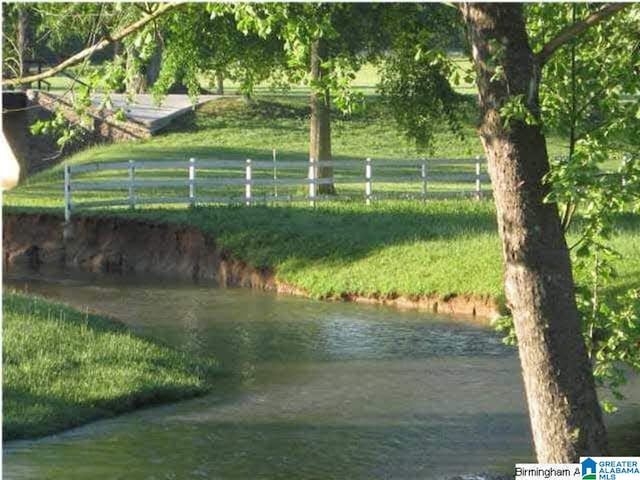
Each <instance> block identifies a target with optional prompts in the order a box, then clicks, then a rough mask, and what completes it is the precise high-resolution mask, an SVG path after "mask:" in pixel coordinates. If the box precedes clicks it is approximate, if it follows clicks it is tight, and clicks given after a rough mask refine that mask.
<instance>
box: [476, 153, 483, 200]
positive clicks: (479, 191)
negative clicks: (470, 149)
mask: <svg viewBox="0 0 640 480" xmlns="http://www.w3.org/2000/svg"><path fill="white" fill-rule="evenodd" d="M481 198H482V191H481V190H480V157H479V156H477V157H476V200H480V199H481Z"/></svg>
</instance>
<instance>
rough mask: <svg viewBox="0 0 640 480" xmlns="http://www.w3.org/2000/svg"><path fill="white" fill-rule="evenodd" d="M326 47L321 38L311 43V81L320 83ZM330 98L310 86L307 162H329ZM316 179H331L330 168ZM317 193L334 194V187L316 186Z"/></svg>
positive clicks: (319, 171)
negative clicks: (309, 133)
mask: <svg viewBox="0 0 640 480" xmlns="http://www.w3.org/2000/svg"><path fill="white" fill-rule="evenodd" d="M326 54H327V45H326V41H325V40H324V39H322V38H319V39H316V40H314V41H313V42H312V43H311V52H310V56H311V59H310V60H311V61H310V63H311V80H312V82H314V83H316V82H320V81H322V78H323V76H324V75H326V72H325V71H324V69H323V68H322V62H323V60H325V59H326ZM330 115H331V96H330V94H329V91H328V90H325V91H324V92H321V93H319V92H317V91H316V90H315V88H314V87H313V85H312V88H311V126H310V132H311V135H310V140H309V160H313V161H316V162H323V161H331V116H330ZM315 176H316V178H331V177H332V176H333V168H332V167H322V168H319V169H318V171H317V172H316V175H315ZM317 191H318V193H320V194H324V195H333V194H335V193H336V189H335V186H334V185H333V184H332V183H331V184H323V185H319V186H318V190H317Z"/></svg>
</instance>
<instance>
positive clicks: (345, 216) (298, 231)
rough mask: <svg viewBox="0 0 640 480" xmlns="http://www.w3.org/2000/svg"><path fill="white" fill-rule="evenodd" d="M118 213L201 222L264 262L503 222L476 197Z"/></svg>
mask: <svg viewBox="0 0 640 480" xmlns="http://www.w3.org/2000/svg"><path fill="white" fill-rule="evenodd" d="M104 213H106V212H104ZM114 213H115V212H113V211H112V212H110V214H114ZM101 214H102V213H101ZM116 215H118V216H123V217H128V218H136V219H147V220H152V221H161V222H162V221H166V222H177V223H182V224H188V225H195V226H198V227H199V228H201V229H202V230H203V231H204V232H207V233H209V234H212V235H213V236H214V237H215V238H216V239H217V240H218V241H219V242H220V244H221V245H223V246H224V248H225V249H227V250H228V252H229V254H231V255H233V256H235V257H236V258H241V259H243V260H245V261H247V262H249V263H250V264H251V265H253V266H254V267H257V268H264V267H273V266H276V265H278V264H280V263H281V262H282V261H284V260H291V259H295V260H298V261H317V260H322V261H324V262H338V263H343V262H353V261H356V260H358V259H360V258H363V257H366V256H368V255H369V254H371V253H374V252H376V251H378V250H380V249H383V248H385V247H389V246H393V245H399V244H406V243H413V242H421V241H427V240H449V241H452V242H455V241H456V239H459V238H460V237H466V238H473V237H474V236H476V235H480V234H486V233H493V232H495V231H496V228H497V227H496V223H495V218H494V213H493V207H492V205H491V204H490V203H489V202H475V201H472V200H468V201H438V202H419V201H415V202H392V201H389V202H387V203H380V204H378V205H376V206H374V207H366V206H365V205H364V204H360V203H357V204H356V203H354V202H349V203H342V204H340V203H332V204H331V205H322V204H321V205H320V206H318V207H316V208H312V207H309V206H306V205H304V204H300V205H299V206H290V205H278V206H253V207H250V208H247V207H244V206H228V207H226V206H219V207H207V206H202V207H196V208H193V209H184V210H169V209H148V210H140V211H126V210H121V211H120V212H119V213H117V214H116ZM399 260H401V259H399Z"/></svg>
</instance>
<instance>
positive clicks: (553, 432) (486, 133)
mask: <svg viewBox="0 0 640 480" xmlns="http://www.w3.org/2000/svg"><path fill="white" fill-rule="evenodd" d="M461 10H462V12H463V15H464V18H465V22H466V24H467V27H468V33H469V36H470V42H471V46H472V50H473V57H474V58H473V60H474V64H475V68H476V72H477V77H478V78H477V83H478V90H479V102H480V111H481V120H480V127H479V129H480V132H479V133H480V137H481V140H482V144H483V146H484V149H485V152H486V155H487V159H488V164H489V173H490V175H491V181H492V184H493V192H494V197H495V203H496V210H497V215H498V228H499V233H500V238H501V240H502V248H503V255H504V262H505V280H504V281H505V294H506V297H507V303H508V307H509V309H510V310H511V313H512V315H513V321H514V324H515V329H516V334H517V337H518V345H519V353H520V362H521V365H522V372H523V376H524V383H525V388H526V393H527V402H528V405H529V415H530V419H531V427H532V431H533V440H534V445H535V449H536V455H537V458H538V461H539V462H543V463H570V462H575V461H577V460H578V457H579V456H581V455H598V454H601V455H602V454H605V453H606V452H607V441H606V432H605V428H604V425H603V420H602V413H601V410H600V406H599V403H598V399H597V395H596V390H595V383H594V378H593V373H592V368H591V364H590V361H589V358H588V356H587V352H586V348H585V345H584V341H583V338H582V334H581V326H580V316H579V313H578V310H577V307H576V301H575V292H574V282H573V277H572V271H571V260H570V257H569V250H568V248H567V244H566V241H565V238H564V233H563V230H562V228H561V224H560V218H559V215H558V208H557V206H556V205H555V204H552V203H545V201H544V198H545V196H546V194H547V193H548V187H547V186H546V185H545V184H544V183H543V176H544V175H545V174H546V173H547V171H548V170H549V160H548V155H547V148H546V143H545V138H544V135H543V134H542V132H541V128H540V126H539V125H531V124H526V123H525V122H523V121H516V120H514V121H512V123H511V125H510V128H507V127H506V126H505V124H504V120H505V119H504V118H502V116H501V114H500V108H501V106H503V105H505V103H506V102H507V101H509V100H513V99H515V98H517V96H518V95H521V96H522V97H521V98H522V99H523V101H524V102H526V105H527V107H528V109H529V111H531V112H532V113H533V114H534V116H535V117H537V118H539V98H538V84H539V80H540V67H539V65H538V63H537V61H536V58H535V56H534V55H533V53H532V51H531V48H530V46H529V39H528V37H527V33H526V29H525V23H524V18H523V12H522V6H521V5H520V4H479V3H477V4H473V3H469V4H463V5H462V6H461ZM496 64H499V65H501V66H502V68H503V73H502V74H499V75H496V71H495V68H494V67H493V65H496Z"/></svg>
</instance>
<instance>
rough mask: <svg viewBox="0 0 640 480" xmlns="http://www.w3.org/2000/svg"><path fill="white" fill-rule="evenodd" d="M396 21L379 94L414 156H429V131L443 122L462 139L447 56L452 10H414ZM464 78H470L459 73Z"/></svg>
mask: <svg viewBox="0 0 640 480" xmlns="http://www.w3.org/2000/svg"><path fill="white" fill-rule="evenodd" d="M405 8H412V10H413V11H410V12H406V11H402V12H401V13H403V15H402V16H400V17H399V18H397V19H396V20H397V21H398V23H397V25H396V28H395V29H393V38H392V40H390V46H391V49H390V50H389V51H388V52H387V53H386V55H385V56H384V57H383V61H382V81H381V83H380V91H381V93H382V96H383V98H385V100H386V103H387V105H388V108H389V109H390V111H392V112H393V115H394V118H395V120H396V122H397V124H398V126H399V128H400V129H401V130H402V131H403V132H404V133H405V135H406V136H407V138H409V139H411V140H413V141H414V142H415V145H416V147H417V149H418V150H419V151H430V150H431V151H432V147H433V143H432V142H433V135H434V132H435V129H434V125H438V124H440V123H441V122H443V121H444V122H445V123H446V124H448V125H449V127H450V128H451V130H452V131H453V132H454V133H455V134H456V135H458V136H460V135H462V128H461V115H460V113H461V106H462V103H463V97H461V96H460V95H458V94H457V93H456V92H455V91H454V89H453V88H452V86H451V83H450V79H451V80H453V81H454V82H456V83H457V82H459V81H460V74H461V72H460V68H459V66H458V64H457V63H456V62H454V61H453V58H452V57H451V56H450V55H449V54H448V52H447V51H446V47H447V45H448V39H449V38H450V37H451V35H452V34H453V33H454V32H455V30H456V28H457V26H458V25H459V24H458V23H457V18H456V15H457V14H456V13H455V11H454V10H453V9H451V8H449V7H446V6H443V5H435V4H431V5H428V6H421V5H415V6H412V7H405ZM462 75H463V76H464V77H469V76H470V75H471V72H469V71H463V72H462Z"/></svg>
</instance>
